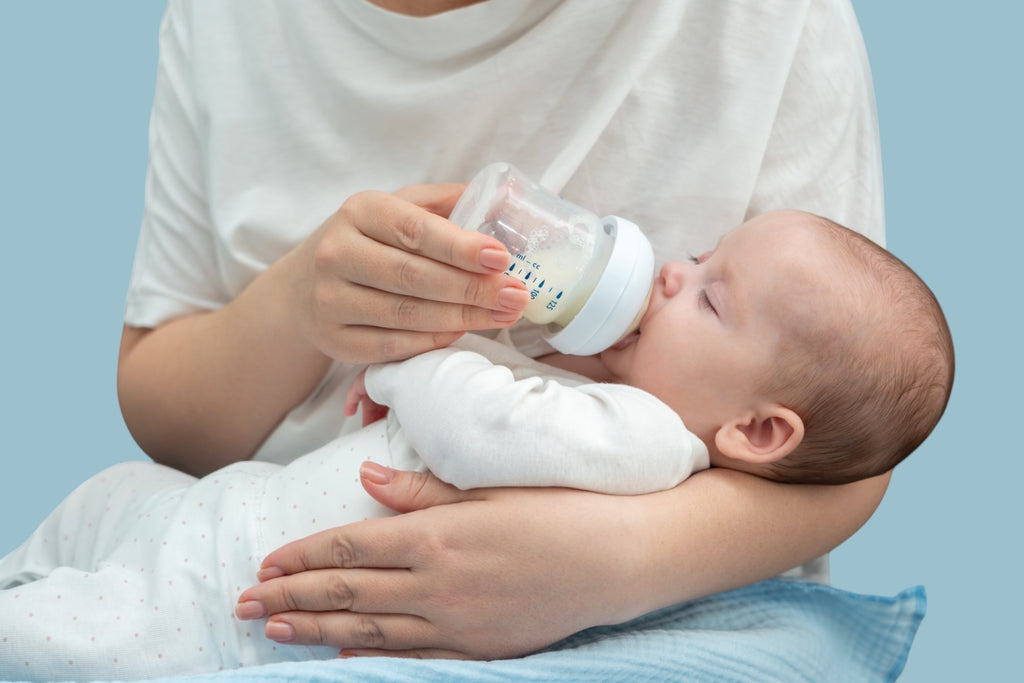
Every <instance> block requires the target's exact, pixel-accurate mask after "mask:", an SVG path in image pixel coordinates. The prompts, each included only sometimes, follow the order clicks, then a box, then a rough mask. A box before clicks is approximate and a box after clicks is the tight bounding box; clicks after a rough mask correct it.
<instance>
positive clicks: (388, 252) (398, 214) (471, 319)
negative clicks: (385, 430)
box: [286, 184, 529, 363]
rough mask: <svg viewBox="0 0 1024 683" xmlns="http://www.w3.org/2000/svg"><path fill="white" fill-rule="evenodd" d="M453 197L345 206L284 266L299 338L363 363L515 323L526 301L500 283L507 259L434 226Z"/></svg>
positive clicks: (498, 247) (510, 283) (356, 199)
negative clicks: (288, 265)
mask: <svg viewBox="0 0 1024 683" xmlns="http://www.w3.org/2000/svg"><path fill="white" fill-rule="evenodd" d="M463 188H464V186H463V185H457V184H449V185H415V186H410V187H407V188H404V189H402V190H400V191H398V192H396V193H395V194H393V195H391V194H385V193H383V192H361V193H359V194H356V195H353V196H352V197H350V198H349V199H348V200H347V201H345V203H344V204H343V205H342V206H341V208H340V209H339V210H338V211H337V212H335V213H334V215H333V216H331V217H330V218H329V219H328V220H327V221H325V222H324V223H323V225H321V226H320V227H319V228H318V229H317V230H316V231H315V232H314V233H313V234H312V235H311V236H310V237H309V238H308V239H307V240H306V241H305V242H304V243H303V244H302V245H300V246H299V247H298V248H297V249H296V250H295V251H294V252H292V253H291V254H289V255H288V256H287V257H286V259H287V260H288V261H289V262H290V265H291V269H290V271H289V272H290V273H291V274H292V275H291V278H290V279H291V286H290V288H289V291H290V297H291V299H292V305H291V310H292V311H293V313H294V315H295V319H296V323H297V326H298V329H299V331H300V333H301V334H302V335H303V336H304V337H305V338H306V339H307V340H308V341H309V342H310V343H311V344H312V345H313V346H314V347H316V348H317V349H318V350H319V351H320V352H322V353H323V354H325V355H327V356H329V357H331V358H333V359H335V360H340V361H344V362H348V363H364V362H374V361H385V360H396V359H403V358H408V357H410V356H413V355H415V354H417V353H420V352H423V351H427V350H430V349H433V348H438V347H441V346H445V345H447V344H450V343H451V342H452V341H454V340H455V339H456V338H458V336H459V335H461V334H462V333H463V332H465V331H466V330H477V329H493V328H495V327H505V326H508V325H511V324H512V323H513V322H515V321H516V320H517V319H518V318H519V317H520V315H521V313H522V311H523V309H524V308H525V307H526V305H527V303H529V294H528V292H527V291H526V288H525V287H524V286H523V285H522V283H520V282H518V281H517V280H515V279H514V278H511V277H509V276H507V275H505V274H504V270H505V269H506V268H507V267H508V264H509V259H510V256H509V254H508V251H507V250H506V249H505V247H504V246H503V245H502V244H501V243H500V242H498V241H497V240H495V239H494V238H493V237H488V236H485V235H482V234H480V233H477V232H472V231H466V230H461V229H459V228H458V227H457V226H455V225H453V224H452V223H450V222H448V221H447V220H445V219H444V218H442V216H447V215H448V214H449V213H450V212H451V210H452V208H453V207H454V205H455V202H456V200H457V199H458V197H459V195H460V194H461V193H462V190H463Z"/></svg>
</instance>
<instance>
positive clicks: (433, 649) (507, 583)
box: [237, 463, 644, 659]
mask: <svg viewBox="0 0 1024 683" xmlns="http://www.w3.org/2000/svg"><path fill="white" fill-rule="evenodd" d="M361 474H362V478H363V485H364V487H366V489H367V490H368V491H370V492H371V493H373V495H374V496H375V497H377V498H378V499H379V500H381V502H383V503H385V504H387V505H391V506H394V507H396V508H397V509H399V510H401V511H408V510H411V511H412V512H409V514H405V515H401V516H399V517H392V518H385V519H376V520H369V521H365V522H359V523H356V524H352V525H349V526H345V527H341V528H338V529H331V530H328V531H326V532H323V533H320V534H316V535H314V536H310V537H307V538H305V539H302V540H299V541H296V542H294V543H291V544H289V545H287V546H284V547H283V548H280V549H278V550H276V551H274V552H273V553H271V554H270V555H268V556H267V558H266V559H265V561H264V562H263V569H262V570H261V571H260V574H259V577H260V579H261V580H262V583H260V584H259V585H257V586H254V587H252V588H249V589H248V590H246V591H245V592H244V593H243V594H242V595H241V596H240V598H239V606H238V610H237V612H238V615H239V617H241V618H262V617H265V616H268V615H271V618H270V620H269V621H268V623H267V626H266V634H267V636H268V637H269V638H271V639H275V640H279V641H280V642H294V643H304V644H317V645H328V646H332V647H336V648H338V649H339V650H341V651H342V654H343V655H346V656H352V655H388V656H420V657H446V658H482V659H496V658H504V657H513V656H518V655H523V654H526V653H528V652H532V651H534V650H537V649H539V648H542V647H544V646H546V645H549V644H551V643H553V642H556V641H558V640H560V639H562V638H564V637H566V636H568V635H570V634H572V633H575V632H576V631H579V630H580V629H582V628H586V627H587V626H590V625H592V624H595V623H607V622H619V621H623V620H626V619H628V618H630V617H632V616H636V615H639V614H641V613H642V611H643V604H644V603H643V602H642V601H640V600H637V599H635V596H634V594H633V592H631V591H630V590H628V588H629V586H630V583H631V582H630V579H631V578H632V575H633V572H632V568H631V566H630V563H629V562H628V561H627V559H628V557H624V556H623V554H622V553H621V552H620V549H619V548H617V547H616V544H617V542H618V540H619V539H620V538H622V537H623V536H624V535H626V534H627V533H629V528H630V526H631V520H630V515H629V512H628V510H629V507H630V506H629V502H628V499H627V498H614V497H611V496H604V495H600V494H594V493H586V492H581V491H573V490H568V489H479V490H475V491H459V490H458V489H456V488H454V487H452V486H449V485H447V484H444V483H442V482H441V481H440V480H438V479H437V478H435V477H433V476H432V475H430V474H425V473H422V474H421V473H414V472H395V471H393V470H389V469H386V468H383V467H380V466H377V465H373V464H372V463H366V464H364V466H363V469H362V472H361ZM460 501H461V502H460ZM606 501H614V502H615V503H622V505H621V506H618V507H617V510H619V512H621V514H618V515H616V516H612V517H607V516H606V513H605V511H604V509H603V507H602V503H604V502H606ZM449 503H458V504H457V505H450V504H449ZM510 510H517V511H519V512H520V513H521V514H519V515H510V514H509V512H510ZM598 519H599V520H601V521H600V526H601V527H603V528H604V529H605V530H606V531H607V532H608V533H607V536H602V535H600V534H598V535H595V534H594V533H593V529H592V526H593V524H594V522H595V520H598ZM566 537H568V538H570V539H572V538H575V539H577V542H576V543H570V544H569V547H567V546H566ZM626 555H627V556H628V555H630V553H627V554H626ZM609 586H616V587H617V588H616V590H615V591H613V592H614V593H615V594H614V595H612V596H608V595H607V594H608V593H609V591H608V587H609ZM620 588H624V590H619V589H620ZM637 589H638V590H637V592H642V591H643V587H642V586H637ZM339 610H340V611H339ZM638 610H639V611H638Z"/></svg>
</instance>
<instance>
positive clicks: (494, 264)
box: [480, 248, 511, 271]
mask: <svg viewBox="0 0 1024 683" xmlns="http://www.w3.org/2000/svg"><path fill="white" fill-rule="evenodd" d="M509 258H511V257H510V256H509V255H508V252H507V251H505V250H503V249H493V248H492V249H481V250H480V265H481V266H483V267H484V268H489V269H491V270H499V271H500V270H505V269H506V268H508V261H509Z"/></svg>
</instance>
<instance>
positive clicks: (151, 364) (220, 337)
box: [118, 0, 888, 658]
mask: <svg viewBox="0 0 1024 683" xmlns="http://www.w3.org/2000/svg"><path fill="white" fill-rule="evenodd" d="M375 5H376V6H375ZM407 6H408V7H407ZM242 7H243V6H241V5H233V4H229V5H227V6H221V4H217V5H216V6H206V5H204V4H201V3H196V4H194V5H193V4H189V3H186V2H180V3H179V2H174V1H173V0H172V2H171V3H170V5H169V7H168V11H167V15H166V17H165V20H164V23H163V26H162V29H161V58H160V69H159V74H158V81H157V90H156V98H155V101H154V108H153V119H152V123H151V161H150V171H149V176H148V181H147V199H146V215H145V218H144V223H143V229H142V234H141V236H140V241H139V248H138V252H137V256H136V263H135V270H134V272H133V277H132V284H131V288H130V291H129V297H128V306H127V311H126V318H125V322H126V326H125V330H124V335H123V338H122V345H121V356H120V363H119V371H118V388H119V396H120V400H121V404H122V410H123V412H124V415H125V419H126V422H127V424H128V426H129V429H130V430H131V431H132V434H133V435H134V436H135V438H136V440H137V441H138V442H139V443H140V445H141V446H142V447H143V448H144V449H145V450H146V451H147V453H149V454H150V455H151V456H152V457H153V458H154V459H156V460H158V461H160V462H164V463H165V464H171V465H174V466H176V467H179V468H181V469H183V470H186V471H189V472H192V473H203V472H209V471H212V470H213V469H216V468H217V467H219V466H221V465H223V464H226V463H228V462H233V461H236V460H241V459H246V458H252V457H255V458H259V459H271V460H288V459H290V458H293V457H296V456H298V455H301V454H302V453H303V452H306V451H309V450H311V449H312V448H315V447H316V446H317V445H319V444H321V443H323V442H324V441H326V440H327V439H329V438H331V437H333V436H334V435H336V434H337V433H338V431H339V428H348V425H345V424H343V417H342V413H341V410H340V403H338V401H341V400H343V398H344V394H345V390H346V389H347V388H348V384H349V383H350V381H351V379H352V378H353V377H354V376H355V374H356V373H357V372H358V370H359V365H358V364H361V363H366V362H372V361H380V360H388V359H393V358H400V357H406V356H409V355H412V354H414V353H417V352H419V351H423V350H426V349H429V348H435V347H438V346H443V345H445V344H447V343H450V342H451V341H452V340H454V339H455V338H456V337H457V336H458V335H459V334H461V333H463V332H464V331H466V330H483V329H493V328H496V327H501V326H507V325H510V324H512V322H513V321H514V320H515V319H516V318H517V317H518V314H519V312H520V311H521V310H522V308H523V307H524V306H525V299H524V296H523V293H522V291H521V290H520V289H519V288H517V287H515V286H513V285H509V283H508V282H507V281H506V280H505V279H504V278H503V277H502V276H501V275H500V274H499V273H497V272H496V270H495V269H496V267H499V266H497V264H498V263H499V262H500V261H501V259H502V258H504V254H503V253H502V252H501V250H500V248H499V247H498V245H496V244H495V243H493V242H491V241H489V240H487V239H486V238H483V237H482V236H480V235H477V234H475V233H464V232H460V231H458V229H457V228H455V227H454V226H453V225H451V224H450V223H448V222H447V221H446V220H444V218H443V217H444V216H447V214H448V212H449V211H450V209H451V207H452V206H453V204H454V202H455V200H456V199H457V197H458V195H459V192H460V191H461V186H459V185H452V184H437V183H448V182H451V181H462V180H466V179H468V178H469V177H470V176H471V175H472V174H473V173H474V172H475V171H476V170H477V169H479V168H480V167H482V166H484V165H485V164H487V163H489V162H491V161H496V160H505V161H510V162H513V163H515V164H516V165H518V166H520V167H521V168H523V169H524V171H526V172H527V173H528V174H529V175H532V176H534V177H537V178H540V179H541V180H542V181H543V182H544V184H546V185H547V186H549V187H551V188H553V189H556V190H559V191H561V192H562V193H563V194H564V195H565V196H567V197H569V198H570V199H572V200H573V201H575V202H576V203H578V204H581V205H583V206H587V207H588V208H591V209H593V210H595V211H597V212H599V213H603V214H617V215H622V216H626V217H629V218H631V219H633V220H635V221H636V222H637V223H639V224H640V225H641V226H642V227H643V229H644V231H645V232H646V233H647V234H648V236H649V237H650V238H651V240H652V243H653V244H654V245H655V249H656V252H657V254H658V255H659V260H660V261H664V260H666V259H667V258H668V257H669V256H671V255H678V254H682V253H688V252H689V253H701V252H703V251H705V250H706V249H707V248H709V247H710V246H712V245H713V244H714V243H715V242H716V241H717V239H718V237H719V236H720V235H721V234H722V233H723V232H725V231H726V230H728V229H729V228H730V227H732V226H733V225H736V224H739V223H740V222H742V221H743V220H744V219H745V218H747V217H749V216H753V215H757V214H760V213H763V212H765V211H768V210H771V209H774V208H781V207H792V208H800V209H806V210H809V211H813V212H816V213H820V214H824V215H828V216H830V217H832V218H834V219H836V220H838V221H840V222H842V223H844V224H847V225H851V226H854V227H858V228H860V229H861V230H862V231H864V232H865V233H867V234H868V235H869V236H871V237H873V238H874V239H876V240H881V239H882V237H883V233H884V228H883V222H884V221H883V212H882V192H881V170H880V159H879V153H878V135H877V122H876V118H875V112H874V102H873V96H872V91H871V83H870V75H869V71H868V67H867V60H866V56H865V55H864V53H863V45H862V43H861V38H860V33H859V29H858V27H857V24H856V19H855V18H854V16H853V12H852V9H851V7H850V6H849V3H848V2H847V1H846V0H806V1H805V2H783V1H779V2H771V3H767V4H766V3H756V4H755V5H753V6H751V7H747V6H746V5H743V4H741V3H720V2H712V1H702V0H687V1H685V2H675V1H672V2H668V1H665V2H653V1H652V2H643V3H630V2H625V1H611V0H610V1H607V2H602V3H594V2H590V1H584V0H563V1H561V2H557V1H554V0H531V1H529V2H520V1H519V0H489V1H488V2H483V3H469V2H459V1H457V0H449V1H447V2H445V1H436V2H420V3H405V2H397V1H385V0H377V2H376V3H375V4H370V3H368V2H363V1H361V0H348V1H346V2H339V3H325V4H322V5H320V4H318V5H313V4H305V3H304V4H302V5H285V4H284V3H280V4H278V3H274V2H270V1H269V0H268V1H266V2H261V3H247V4H246V5H244V11H243V9H242ZM410 7H412V8H414V9H410ZM414 11H415V12H418V13H419V14H421V15H422V16H412V14H411V13H412V12H414ZM415 183H433V184H427V185H423V184H415ZM403 186H405V187H404V189H402V190H400V191H398V192H396V193H395V194H386V193H383V192H361V191H362V190H366V189H368V188H375V189H380V190H387V191H392V190H394V189H395V188H400V187H403ZM339 207H340V208H339ZM325 216H326V217H327V218H326V220H325V219H324V217H325ZM513 336H514V338H515V339H516V341H517V344H518V345H519V347H520V348H521V349H523V350H524V351H526V352H528V353H530V354H531V355H540V354H543V353H546V352H547V351H549V349H547V348H545V346H544V345H543V343H542V342H540V340H539V335H538V334H537V330H536V329H532V328H531V327H529V326H524V325H521V324H518V325H516V327H515V328H514V330H513ZM568 362H573V363H578V362H584V363H585V362H587V361H584V360H581V359H575V360H570V361H568ZM357 426H358V425H357V424H352V425H351V427H352V428H355V427H357ZM887 481H888V477H887V476H884V477H879V478H877V479H875V480H869V481H867V482H860V483H857V484H851V485H846V486H840V487H829V488H819V487H802V486H801V487H795V486H784V485H780V484H774V483H771V482H767V481H763V480H759V479H756V478H754V477H750V476H745V475H742V474H739V473H735V472H726V471H721V470H711V471H709V472H706V473H703V474H700V475H698V476H696V477H693V478H691V479H690V480H688V481H687V482H684V484H682V485H681V486H679V487H678V488H676V489H673V490H671V491H667V492H662V493H657V494H652V495H649V496H636V497H609V496H602V495H599V494H592V493H583V492H578V491H569V490H555V489H550V490H529V489H519V490H481V491H468V492H460V491H457V490H455V489H453V488H451V487H449V486H446V485H444V484H442V483H440V482H438V481H437V480H436V479H433V478H430V477H429V476H426V475H416V474H411V473H392V472H384V473H378V474H376V475H374V476H373V478H372V479H367V480H364V486H366V488H367V490H368V491H370V493H371V494H373V495H374V496H376V497H377V498H378V499H379V500H381V501H382V502H384V503H385V504H388V505H390V506H392V507H393V508H395V509H396V510H399V511H402V512H409V514H405V515H401V516H398V517H395V518H391V519H386V520H375V521H372V522H365V523H361V524H356V525H352V526H349V527H344V528H342V529H337V530H332V531H330V532H325V533H324V534H320V535H318V536H314V537H310V538H309V539H306V540H304V541H300V542H298V543H296V544H293V545H291V546H289V547H287V548H284V549H281V550H279V551H277V552H275V553H272V554H271V555H270V556H269V557H268V558H267V560H266V561H265V563H264V570H263V572H262V573H261V576H260V578H261V579H262V580H263V583H262V584H260V585H259V586H258V587H255V588H253V589H252V590H250V591H247V592H246V593H245V594H244V595H243V598H244V602H243V605H244V607H241V606H240V614H241V615H242V616H244V617H246V618H258V617H261V616H266V615H273V616H272V617H271V618H270V619H269V620H268V622H267V626H266V634H267V636H268V637H270V638H272V639H275V640H279V641H282V642H300V643H309V644H326V645H331V646H334V647H338V648H339V649H342V650H343V651H344V652H345V653H347V654H376V653H380V652H382V651H387V652H389V653H391V654H396V653H405V654H410V655H430V656H456V657H486V658H496V657H507V656H514V655H518V654H523V653H526V652H529V651H532V650H534V649H537V648H539V647H542V646H545V645H547V644H550V643H552V642H554V641H556V640H558V639H560V638H562V637H564V636H566V635H568V634H570V633H572V632H575V631H577V630H579V629H581V628H584V627H587V626H592V625H596V624H604V623H615V622H620V621H623V620H626V619H629V618H631V617H634V616H637V615H640V614H643V613H645V612H647V611H650V610H652V609H655V608H658V607H662V606H665V605H668V604H672V603H675V602H679V601H682V600H688V599H692V598H695V597H698V596H702V595H707V594H709V593H713V592H716V591H720V590H724V589H728V588H732V587H735V586H739V585H744V584H747V583H751V582H754V581H757V580H760V579H763V578H766V577H769V576H772V575H775V574H777V573H779V572H782V571H785V570H787V569H790V568H791V567H796V566H798V565H801V564H803V563H807V562H810V561H811V560H812V559H813V558H815V557H817V556H819V555H822V554H823V553H826V552H827V551H828V550H829V549H831V548H833V547H835V546H836V545H837V544H838V543H840V542H841V541H842V540H844V539H845V538H847V537H848V536H849V535H850V534H852V533H853V532H854V531H855V530H856V529H857V528H858V527H859V526H860V525H861V524H862V523H863V522H864V521H865V520H866V519H867V518H868V517H869V516H870V514H871V513H872V511H873V510H874V508H875V506H876V505H877V504H878V502H879V501H880V499H881V497H882V495H883V493H884V490H885V486H886V484H887ZM783 529H784V530H785V531H783ZM821 569H822V567H821V563H818V564H811V565H807V566H806V567H805V568H804V570H803V571H802V573H800V575H801V576H804V577H806V578H811V579H814V578H817V579H821V578H823V576H822V572H821Z"/></svg>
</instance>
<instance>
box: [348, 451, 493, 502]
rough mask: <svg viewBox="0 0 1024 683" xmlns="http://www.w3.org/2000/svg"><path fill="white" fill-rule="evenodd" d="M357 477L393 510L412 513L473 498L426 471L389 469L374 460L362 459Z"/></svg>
mask: <svg viewBox="0 0 1024 683" xmlns="http://www.w3.org/2000/svg"><path fill="white" fill-rule="evenodd" d="M359 478H360V480H361V481H362V484H363V488H364V489H366V492H367V493H369V494H370V495H371V496H373V498H374V499H375V500H376V501H377V502H378V503H381V504H382V505H386V506H388V507H389V508H391V509H392V510H394V511H396V512H412V511H413V510H422V509H424V508H429V507H434V506H435V505H447V504H448V503H458V502H460V501H463V500H472V499H473V498H474V496H472V495H471V494H470V493H469V492H467V491H460V490H459V489H457V488H455V487H454V486H452V485H451V484H446V483H445V482H443V481H441V480H440V479H438V478H437V477H435V476H434V475H433V474H431V473H430V472H407V471H404V470H393V469H391V468H390V467H384V466H383V465H380V464H378V463H375V462H369V461H367V462H364V463H363V464H362V466H360V468H359Z"/></svg>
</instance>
